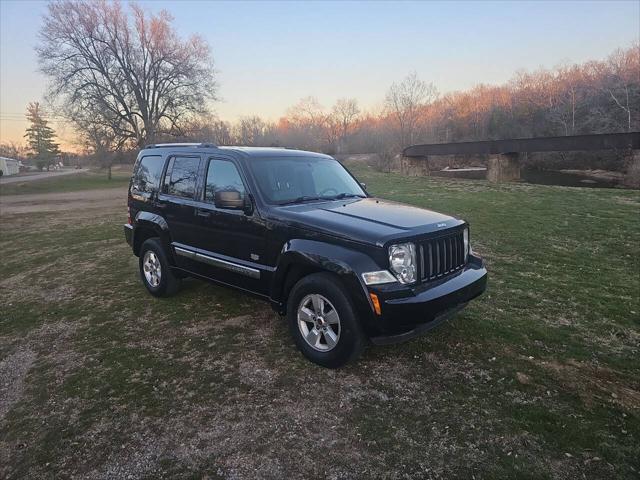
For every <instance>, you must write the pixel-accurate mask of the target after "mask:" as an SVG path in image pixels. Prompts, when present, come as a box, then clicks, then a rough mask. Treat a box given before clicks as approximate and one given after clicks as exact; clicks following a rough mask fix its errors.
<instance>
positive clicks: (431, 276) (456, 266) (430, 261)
mask: <svg viewBox="0 0 640 480" xmlns="http://www.w3.org/2000/svg"><path fill="white" fill-rule="evenodd" d="M462 235H463V234H462V230H460V231H456V232H453V233H451V234H448V235H444V236H441V237H438V238H434V239H430V240H425V241H423V242H421V243H420V267H421V273H420V277H421V280H422V281H427V282H428V281H431V280H437V279H440V278H442V277H444V276H446V275H450V274H452V273H454V272H456V271H458V270H460V269H462V268H463V267H464V239H463V236H462Z"/></svg>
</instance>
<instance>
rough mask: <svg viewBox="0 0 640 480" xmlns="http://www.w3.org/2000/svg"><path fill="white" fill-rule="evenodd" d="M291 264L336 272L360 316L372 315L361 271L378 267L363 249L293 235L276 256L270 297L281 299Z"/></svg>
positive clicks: (283, 296)
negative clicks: (296, 237)
mask: <svg viewBox="0 0 640 480" xmlns="http://www.w3.org/2000/svg"><path fill="white" fill-rule="evenodd" d="M292 267H302V268H303V269H309V270H313V271H324V272H330V273H334V274H336V275H337V276H338V277H340V279H341V280H342V282H343V284H344V286H345V287H346V289H347V293H348V295H349V296H350V298H351V300H352V301H353V305H354V307H355V308H356V313H357V314H358V316H359V317H360V318H361V320H364V321H365V322H366V320H368V319H369V318H370V317H371V316H372V315H373V306H372V305H371V299H370V298H369V294H368V290H367V288H366V286H365V284H364V281H363V280H362V276H361V274H362V273H363V272H369V271H375V270H379V269H380V267H379V266H378V265H377V264H376V263H375V261H374V260H373V259H372V258H371V257H369V256H368V255H367V254H365V253H363V252H359V251H357V250H354V249H351V248H346V247H342V246H339V245H332V244H330V243H324V242H318V241H315V240H303V239H293V240H289V241H288V242H286V243H285V244H284V246H283V248H282V251H281V252H280V256H279V257H278V262H277V265H276V270H275V272H274V278H273V282H272V283H271V285H272V286H271V292H270V296H271V299H272V300H273V301H275V302H277V303H283V302H284V300H285V298H286V295H287V293H288V292H286V291H284V289H285V285H286V280H287V275H288V273H289V271H290V270H291V268H292Z"/></svg>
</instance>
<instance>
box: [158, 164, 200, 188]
mask: <svg viewBox="0 0 640 480" xmlns="http://www.w3.org/2000/svg"><path fill="white" fill-rule="evenodd" d="M199 166H200V159H199V158H189V157H173V158H171V160H169V166H168V167H167V174H166V175H165V177H164V189H163V190H164V193H168V194H169V195H176V196H178V197H185V198H193V196H194V195H195V193H196V182H197V180H198V167H199Z"/></svg>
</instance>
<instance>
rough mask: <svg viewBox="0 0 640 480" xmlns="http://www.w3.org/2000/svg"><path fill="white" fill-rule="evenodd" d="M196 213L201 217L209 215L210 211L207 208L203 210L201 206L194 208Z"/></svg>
mask: <svg viewBox="0 0 640 480" xmlns="http://www.w3.org/2000/svg"><path fill="white" fill-rule="evenodd" d="M196 215H198V216H199V217H203V218H209V217H210V216H211V212H210V211H209V210H203V209H201V208H198V209H197V210H196Z"/></svg>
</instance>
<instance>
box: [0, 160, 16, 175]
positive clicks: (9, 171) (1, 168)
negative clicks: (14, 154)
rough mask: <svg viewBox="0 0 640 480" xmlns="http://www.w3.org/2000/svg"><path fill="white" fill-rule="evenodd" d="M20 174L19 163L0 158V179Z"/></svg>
mask: <svg viewBox="0 0 640 480" xmlns="http://www.w3.org/2000/svg"><path fill="white" fill-rule="evenodd" d="M19 172H20V161H19V160H15V159H13V158H7V157H0V177H1V176H3V175H15V174H16V173H19Z"/></svg>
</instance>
